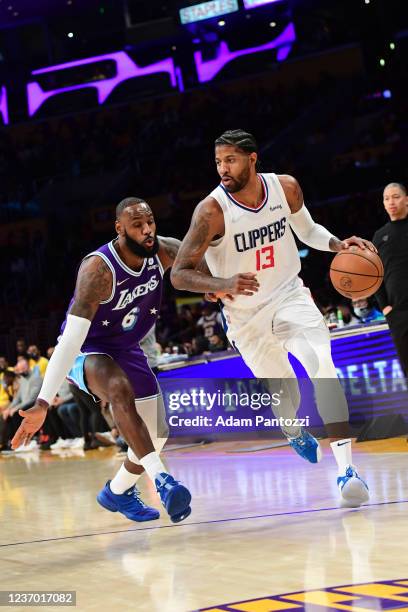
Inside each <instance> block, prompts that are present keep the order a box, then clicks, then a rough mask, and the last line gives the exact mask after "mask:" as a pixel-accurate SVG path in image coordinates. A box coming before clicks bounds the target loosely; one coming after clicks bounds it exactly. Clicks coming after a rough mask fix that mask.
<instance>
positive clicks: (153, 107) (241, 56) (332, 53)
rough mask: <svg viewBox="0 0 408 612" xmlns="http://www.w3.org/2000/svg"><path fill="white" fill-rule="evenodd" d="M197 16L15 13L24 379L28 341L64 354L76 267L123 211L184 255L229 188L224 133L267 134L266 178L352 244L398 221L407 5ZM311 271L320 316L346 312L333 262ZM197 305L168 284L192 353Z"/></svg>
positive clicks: (16, 223)
mask: <svg viewBox="0 0 408 612" xmlns="http://www.w3.org/2000/svg"><path fill="white" fill-rule="evenodd" d="M188 4H189V3H188V2H170V1H165V0H162V1H161V2H153V3H149V4H148V5H146V3H144V2H140V1H138V0H128V1H127V2H123V3H122V2H119V1H113V0H106V1H102V0H99V1H97V0H82V1H81V2H79V0H64V1H62V0H61V1H60V0H58V1H51V0H49V1H47V0H41V2H37V3H35V7H34V6H33V3H31V2H29V1H28V0H26V1H24V0H15V1H13V0H10V3H9V4H7V3H5V2H1V3H0V25H1V30H0V91H1V99H0V121H2V122H3V127H2V128H1V132H0V179H1V189H0V194H1V196H0V197H1V201H0V220H1V229H0V250H1V256H0V269H1V279H2V281H1V285H0V321H1V323H0V353H1V354H6V355H8V356H9V359H10V361H13V359H14V358H15V342H16V340H17V338H18V337H25V338H26V339H27V341H28V342H29V343H30V342H35V343H36V344H39V345H40V347H41V348H42V350H43V351H44V350H45V348H46V347H47V346H50V345H53V344H54V343H55V339H56V337H57V334H58V329H59V325H60V322H61V320H62V318H63V314H64V310H65V308H66V305H67V302H68V299H69V297H70V294H71V291H72V286H73V281H74V278H75V272H76V266H77V264H78V261H79V260H80V258H81V257H82V256H83V255H84V254H86V253H87V252H89V251H91V250H92V249H93V248H94V247H95V246H97V245H99V244H101V243H103V242H105V241H107V240H109V239H110V238H111V237H112V235H113V224H112V212H113V208H114V206H115V205H116V203H117V202H118V201H119V200H120V199H122V198H123V197H124V196H127V195H130V194H132V195H137V196H142V197H145V198H146V199H147V200H148V201H149V203H150V204H151V206H152V208H153V210H154V212H155V215H156V219H157V223H158V229H159V232H160V233H161V234H162V235H173V236H176V237H179V238H182V237H183V235H184V233H185V231H186V229H187V227H188V224H189V220H190V218H191V213H192V210H193V207H194V206H195V204H196V203H197V202H198V201H199V200H200V199H201V198H202V197H203V196H204V195H206V194H207V193H208V192H209V190H211V189H212V188H213V187H214V186H215V185H216V183H217V175H216V172H215V167H214V163H213V148H212V146H213V140H214V138H215V137H216V136H218V135H219V134H220V133H221V132H222V131H223V130H224V129H226V128H235V127H237V126H238V127H243V128H244V129H247V130H248V131H251V132H253V133H254V134H255V135H256V136H257V138H258V140H259V144H260V151H261V160H262V168H263V170H265V171H275V172H277V173H288V174H293V175H295V176H296V177H297V178H298V180H299V181H300V183H301V185H302V186H303V189H304V194H305V201H306V203H307V205H308V206H309V207H310V208H312V209H313V216H314V218H315V219H316V221H320V222H322V223H323V224H324V225H326V226H327V227H328V228H329V229H330V230H331V231H333V233H335V234H338V235H339V236H347V235H352V234H356V235H361V236H364V237H367V238H371V237H372V235H373V233H374V231H375V230H376V229H377V228H378V227H379V226H380V225H381V224H382V223H383V222H384V221H385V219H386V217H385V214H384V212H383V207H382V202H381V190H382V188H383V186H384V184H386V183H387V182H388V181H390V180H397V181H401V182H404V180H406V178H407V176H406V173H407V170H406V163H405V155H406V149H407V123H406V116H407V112H406V111H407V96H406V87H405V76H406V75H405V68H406V48H407V37H406V34H407V32H406V29H405V28H406V20H405V19H404V18H405V15H404V13H403V12H402V11H401V10H400V8H399V7H400V3H399V2H394V1H393V0H391V1H388V2H385V0H376V1H369V0H361V1H360V0H358V1H355V0H350V1H346V2H344V1H342V2H337V1H336V0H333V1H332V2H329V3H328V2H318V1H314V0H310V1H308V2H303V1H300V0H291V1H284V0H283V1H277V2H265V1H264V0H263V1H259V2H257V1H249V0H246V2H245V3H244V2H243V1H242V0H237V1H235V0H228V1H227V0H219V1H218V2H216V3H212V4H211V5H210V8H209V9H207V8H201V9H194V8H193V9H191V8H190V11H189V12H188V10H187V9H188V6H187V5H188ZM190 4H194V3H190ZM257 5H260V6H257ZM183 7H184V8H185V9H186V10H185V11H184V13H183V12H182V17H181V16H180V13H179V10H180V9H181V8H183ZM186 7H187V8H186ZM230 10H231V11H232V12H227V11H230ZM186 11H187V12H186ZM208 11H209V12H208ZM217 11H218V12H219V15H216V16H214V17H213V18H211V17H209V15H211V14H212V13H216V12H217ZM203 17H206V19H203ZM198 18H200V20H198V21H194V22H193V23H185V24H182V23H181V20H184V21H186V20H188V19H191V20H194V19H198ZM302 255H304V258H303V266H302V267H303V269H302V276H303V278H304V280H305V283H306V284H307V285H308V286H309V287H310V288H311V289H312V292H313V295H314V297H315V299H316V301H317V303H318V304H319V305H320V306H321V307H322V308H327V307H328V306H330V305H331V304H332V305H333V306H334V307H335V306H336V305H337V304H338V303H339V302H340V300H341V297H340V296H339V295H337V294H335V293H334V292H333V290H332V289H331V287H330V284H329V282H328V264H329V262H330V258H331V256H330V254H326V253H321V252H316V251H312V252H308V250H303V251H302ZM182 297H183V296H182V294H180V293H178V294H177V295H176V293H175V291H174V290H172V288H171V287H170V283H168V284H167V289H166V294H165V297H164V300H163V308H162V312H161V319H160V322H159V325H158V329H157V336H158V340H159V341H160V342H161V344H162V346H163V348H165V347H166V346H170V348H171V350H173V349H172V346H173V344H176V345H179V350H180V352H181V351H183V348H182V345H183V343H184V342H186V341H187V342H188V341H191V339H192V337H193V336H194V335H195V333H196V327H195V325H196V321H197V318H198V317H199V315H200V306H197V305H194V304H193V305H192V306H190V307H188V306H187V307H184V308H180V307H179V309H178V310H177V309H176V299H178V300H179V302H180V301H182V300H181V298H182Z"/></svg>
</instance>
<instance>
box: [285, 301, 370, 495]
mask: <svg viewBox="0 0 408 612" xmlns="http://www.w3.org/2000/svg"><path fill="white" fill-rule="evenodd" d="M274 332H275V333H276V334H277V335H278V337H280V338H281V339H282V341H283V342H284V346H285V348H286V349H287V350H288V351H289V352H291V353H292V354H293V355H294V356H295V357H296V358H297V359H298V360H299V361H300V362H301V363H302V365H303V366H304V368H305V370H306V372H307V374H308V376H309V378H310V379H311V381H312V383H313V385H314V389H315V395H316V404H317V408H318V411H319V414H320V416H321V418H322V420H323V423H324V425H325V427H326V431H327V433H328V435H329V437H330V438H331V439H332V442H331V448H332V451H333V454H334V457H335V459H336V462H337V466H338V472H339V475H338V479H337V482H338V486H339V490H340V493H341V497H342V503H343V505H350V506H359V505H361V504H362V503H364V502H365V501H367V500H368V497H369V496H368V487H367V485H366V483H365V482H364V481H363V480H362V479H361V478H360V477H359V476H358V474H357V471H356V469H355V467H354V465H353V461H352V449H351V438H350V437H348V436H349V411H348V406H347V401H346V397H345V394H344V391H343V388H342V386H341V384H340V381H339V379H338V377H337V372H336V368H335V366H334V363H333V359H332V356H331V347H330V334H329V331H328V329H327V326H326V324H325V323H324V321H323V318H322V315H321V313H320V311H319V310H318V308H317V307H316V305H315V304H314V302H313V300H312V299H311V297H310V296H309V295H308V294H307V292H306V291H301V292H298V293H297V294H296V295H295V296H292V299H291V301H290V302H287V303H286V304H284V305H283V306H282V307H281V308H280V309H279V311H278V312H277V313H276V317H275V320H274Z"/></svg>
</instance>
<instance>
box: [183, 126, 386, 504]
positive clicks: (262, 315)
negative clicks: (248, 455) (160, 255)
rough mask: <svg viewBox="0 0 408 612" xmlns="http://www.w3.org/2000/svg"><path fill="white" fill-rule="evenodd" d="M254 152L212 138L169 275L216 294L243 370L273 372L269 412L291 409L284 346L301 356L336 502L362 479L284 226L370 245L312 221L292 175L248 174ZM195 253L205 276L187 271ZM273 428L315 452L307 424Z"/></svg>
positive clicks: (316, 318)
mask: <svg viewBox="0 0 408 612" xmlns="http://www.w3.org/2000/svg"><path fill="white" fill-rule="evenodd" d="M257 157H258V156H257V144H256V141H255V139H254V137H253V136H252V135H251V134H249V133H247V132H244V131H242V130H232V131H227V132H225V133H224V134H223V135H222V136H221V137H220V138H218V139H217V140H216V141H215V162H216V166H217V171H218V174H219V175H220V177H221V183H220V185H219V186H218V187H217V188H216V189H214V191H212V192H211V193H210V194H209V195H208V196H207V197H206V198H204V200H202V201H201V202H200V203H199V204H198V206H197V207H196V209H195V211H194V213H193V217H192V221H191V226H190V229H189V231H188V233H187V235H186V236H185V238H184V240H183V242H182V244H181V247H180V250H179V252H178V255H177V257H176V260H175V262H174V265H173V268H172V273H171V280H172V283H173V285H174V286H175V287H176V288H177V289H184V290H188V291H196V292H203V293H207V294H210V298H212V299H221V300H222V302H223V308H222V311H223V315H224V317H225V319H226V322H227V326H228V329H227V336H228V339H229V340H230V342H231V344H232V345H233V346H234V347H236V348H237V349H238V350H239V352H240V353H241V355H242V357H243V359H244V361H245V362H246V364H247V365H248V366H249V368H250V369H251V371H252V372H253V374H254V375H255V376H256V377H258V378H268V379H272V378H273V379H282V380H280V381H279V385H280V387H283V388H284V391H285V393H284V396H283V397H285V398H286V400H285V401H282V402H281V405H280V407H278V408H275V407H274V412H275V414H276V413H277V414H276V416H283V417H284V418H295V416H296V412H297V409H298V406H299V400H300V397H299V390H298V385H297V381H296V379H295V373H294V371H293V369H292V367H291V365H290V363H289V361H288V352H291V353H292V354H293V355H295V357H296V358H297V359H298V360H299V361H300V362H301V363H302V365H303V366H304V368H305V370H306V371H307V373H308V375H309V377H310V378H311V379H312V382H313V384H314V387H315V395H316V403H317V406H318V410H319V413H320V416H321V417H322V420H323V422H324V424H325V427H326V431H327V434H328V436H329V437H330V438H332V440H333V441H332V443H331V447H332V450H333V453H334V456H335V459H336V461H337V464H338V468H339V474H338V479H337V482H338V486H339V490H340V493H341V503H342V505H343V506H353V507H356V506H359V505H361V504H362V503H364V502H365V501H367V500H368V487H367V485H366V483H365V482H364V481H363V480H362V479H361V478H360V477H359V476H358V474H357V471H356V469H355V467H354V466H353V463H352V453H351V439H350V438H348V437H347V436H348V435H349V426H348V421H349V413H348V407H347V403H346V398H345V396H344V392H343V389H342V387H341V385H340V382H339V381H338V379H337V374H336V369H335V367H334V364H333V360H332V357H331V348H330V336H329V332H328V329H327V326H326V324H325V322H324V320H323V317H322V315H321V313H320V311H319V310H318V308H317V307H316V305H315V304H314V302H313V300H312V298H311V295H310V292H309V290H308V289H307V288H305V287H304V286H303V283H302V281H301V279H300V278H299V276H298V274H299V272H300V268H301V264H300V258H299V254H298V250H297V247H296V242H295V238H294V236H293V232H294V233H295V234H296V235H297V236H298V238H299V239H300V240H301V241H302V242H304V243H305V244H307V245H308V246H310V247H313V248H315V249H319V250H322V251H341V250H342V249H347V248H349V247H350V246H351V245H357V246H358V247H360V248H362V249H366V248H368V249H372V250H374V251H375V247H374V246H373V245H372V244H371V243H370V242H368V241H367V240H363V239H361V238H357V237H355V236H353V237H351V238H348V239H347V240H343V241H341V240H339V239H338V238H336V237H335V236H333V235H332V234H331V233H330V232H329V231H328V230H327V229H325V228H324V227H322V226H321V225H318V224H316V223H314V221H313V219H312V217H311V215H310V213H309V212H308V210H307V208H306V206H305V205H304V203H303V194H302V190H301V188H300V186H299V183H298V182H297V181H296V179H295V178H293V177H291V176H287V175H279V176H278V175H276V174H272V173H270V174H269V173H268V174H259V173H257V170H256V166H257ZM203 257H205V259H206V261H207V264H208V267H209V269H210V271H211V273H212V275H213V277H212V278H211V277H208V276H204V275H203V274H202V273H200V272H199V271H198V270H197V267H198V266H199V264H200V262H201V260H202V258H203ZM325 379H331V380H330V381H327V380H325ZM270 384H272V381H270ZM283 432H284V434H285V435H286V436H287V438H288V440H289V443H290V445H291V446H292V447H293V448H294V450H295V451H296V452H297V453H298V454H299V455H301V456H302V457H303V458H305V459H307V460H309V461H311V462H312V463H316V462H317V461H319V460H320V458H321V451H320V447H319V444H318V442H317V440H316V439H315V438H314V437H313V436H312V435H311V434H310V433H308V432H307V431H305V430H303V429H300V428H298V427H285V429H283Z"/></svg>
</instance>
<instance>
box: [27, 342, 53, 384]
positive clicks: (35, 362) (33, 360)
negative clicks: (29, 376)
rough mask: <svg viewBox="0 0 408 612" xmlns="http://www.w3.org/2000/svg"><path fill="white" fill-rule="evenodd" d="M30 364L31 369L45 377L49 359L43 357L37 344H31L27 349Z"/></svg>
mask: <svg viewBox="0 0 408 612" xmlns="http://www.w3.org/2000/svg"><path fill="white" fill-rule="evenodd" d="M27 357H28V364H29V366H30V369H31V370H32V371H33V373H34V374H36V375H37V376H41V378H44V375H45V370H46V369H47V365H48V359H47V358H46V357H42V355H41V353H40V349H39V348H38V346H37V345H36V344H31V345H30V346H29V347H28V350H27Z"/></svg>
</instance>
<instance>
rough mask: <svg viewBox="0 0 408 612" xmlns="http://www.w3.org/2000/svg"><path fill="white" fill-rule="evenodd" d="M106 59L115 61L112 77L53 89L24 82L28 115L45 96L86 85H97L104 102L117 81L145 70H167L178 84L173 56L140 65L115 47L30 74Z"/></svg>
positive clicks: (36, 108)
mask: <svg viewBox="0 0 408 612" xmlns="http://www.w3.org/2000/svg"><path fill="white" fill-rule="evenodd" d="M108 60H113V61H114V62H115V63H116V76H114V77H109V78H106V79H101V80H100V81H92V82H90V83H82V84H81V85H72V86H70V87H59V88H58V89H52V90H51V91H44V90H43V89H42V88H41V86H40V85H39V83H38V82H37V81H32V82H30V83H27V99H28V113H29V115H30V117H31V116H32V115H34V113H36V112H37V110H38V109H39V108H40V106H41V105H42V104H43V103H44V102H45V100H47V99H48V98H51V97H52V96H55V95H58V94H60V93H65V92H67V91H76V90H78V89H86V88H87V87H95V88H96V90H97V92H98V102H99V104H103V103H104V102H105V100H106V98H107V97H108V96H109V95H110V94H111V93H112V91H113V90H114V89H115V87H117V85H119V83H122V82H123V81H126V80H127V79H132V78H135V77H140V76H145V75H147V74H154V73H157V72H168V74H169V75H170V82H171V85H172V87H177V76H176V67H175V65H174V61H173V58H171V57H168V58H166V59H164V60H161V61H160V62H156V63H155V64H150V65H149V66H144V67H143V68H141V67H140V66H138V65H137V64H136V63H135V62H134V61H133V60H132V59H131V58H130V57H129V55H128V54H127V53H126V52H125V51H117V52H116V53H108V54H107V55H97V56H94V57H88V58H87V59H83V60H77V61H74V62H67V63H66V64H57V65H55V66H49V67H48V68H41V69H39V70H33V72H32V73H31V74H32V75H36V74H45V73H47V72H56V71H58V70H66V69H68V68H74V67H77V66H84V65H85V64H92V63H95V62H100V61H108ZM3 116H4V115H3Z"/></svg>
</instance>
